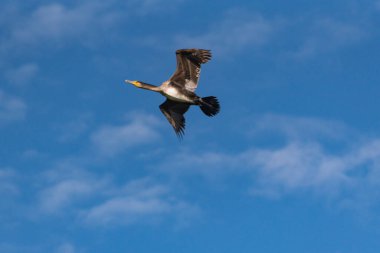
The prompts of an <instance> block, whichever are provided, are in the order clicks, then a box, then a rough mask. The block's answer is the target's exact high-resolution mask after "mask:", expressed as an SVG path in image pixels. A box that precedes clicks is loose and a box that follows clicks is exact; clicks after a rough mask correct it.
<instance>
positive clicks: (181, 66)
mask: <svg viewBox="0 0 380 253" xmlns="http://www.w3.org/2000/svg"><path fill="white" fill-rule="evenodd" d="M175 53H176V56H177V69H176V71H175V72H174V74H173V76H172V77H171V78H170V79H169V81H170V82H172V83H174V84H176V85H178V86H180V87H184V88H185V89H187V90H189V91H192V92H194V91H195V89H196V88H197V86H198V80H199V75H200V73H201V64H203V63H206V62H208V61H209V60H210V59H211V51H210V50H205V49H179V50H177V51H176V52H175Z"/></svg>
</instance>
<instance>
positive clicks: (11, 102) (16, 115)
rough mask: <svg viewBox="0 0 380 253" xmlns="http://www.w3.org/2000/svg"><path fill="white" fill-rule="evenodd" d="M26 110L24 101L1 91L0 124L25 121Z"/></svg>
mask: <svg viewBox="0 0 380 253" xmlns="http://www.w3.org/2000/svg"><path fill="white" fill-rule="evenodd" d="M26 109H27V106H26V104H25V103H24V101H23V100H21V99H20V98H17V97H13V96H10V95H8V94H6V93H5V92H4V91H2V90H0V124H1V123H8V122H11V121H15V120H22V119H24V117H25V114H26Z"/></svg>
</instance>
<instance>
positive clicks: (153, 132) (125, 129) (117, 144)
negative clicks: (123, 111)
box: [91, 115, 160, 156]
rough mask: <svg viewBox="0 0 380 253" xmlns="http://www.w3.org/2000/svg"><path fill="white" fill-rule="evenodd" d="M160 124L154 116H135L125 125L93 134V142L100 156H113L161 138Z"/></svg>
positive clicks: (102, 129) (109, 127) (101, 128)
mask: <svg viewBox="0 0 380 253" xmlns="http://www.w3.org/2000/svg"><path fill="white" fill-rule="evenodd" d="M159 122H160V121H159V120H158V119H157V118H156V117H153V116H149V115H145V116H144V117H141V116H139V115H135V116H132V118H131V120H130V121H129V122H128V123H126V124H124V125H121V126H112V125H108V126H103V127H100V128H99V129H98V130H96V131H95V132H94V133H93V134H92V136H91V141H92V144H93V147H94V148H95V149H96V150H97V151H98V152H99V154H101V155H104V156H112V155H115V154H118V153H120V152H122V151H124V150H126V149H128V148H130V147H133V146H138V145H140V144H144V143H150V142H153V141H156V140H158V139H159V137H160V135H159V133H158V131H157V126H158V125H159V124H160V123H159Z"/></svg>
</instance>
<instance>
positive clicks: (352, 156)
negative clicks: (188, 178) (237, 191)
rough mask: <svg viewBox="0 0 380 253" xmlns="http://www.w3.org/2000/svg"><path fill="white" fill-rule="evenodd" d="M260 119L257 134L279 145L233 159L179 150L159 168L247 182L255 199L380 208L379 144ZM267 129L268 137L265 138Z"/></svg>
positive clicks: (335, 125)
mask: <svg viewBox="0 0 380 253" xmlns="http://www.w3.org/2000/svg"><path fill="white" fill-rule="evenodd" d="M262 118H263V119H264V122H263V121H261V122H259V123H258V124H257V126H256V127H254V129H255V131H256V134H257V135H260V134H261V135H262V136H263V135H264V136H268V135H270V136H271V137H273V132H277V134H278V135H282V136H283V138H282V141H281V142H279V143H281V144H279V145H278V144H277V145H274V147H273V146H272V147H256V146H251V147H250V148H247V149H245V150H242V151H240V152H235V153H228V152H208V151H204V152H202V150H197V151H193V150H181V151H179V152H177V153H176V154H170V156H168V157H167V159H165V160H164V161H163V162H162V163H161V164H160V165H158V166H157V168H158V169H159V170H160V171H161V172H165V173H167V174H169V175H176V176H185V175H194V174H199V175H202V176H203V177H204V178H205V179H207V180H214V179H222V180H223V179H227V178H230V177H231V176H234V177H235V176H237V177H238V176H243V177H245V178H250V179H251V186H250V188H249V190H248V191H249V193H251V194H253V195H255V196H258V195H259V196H264V197H281V196H284V195H288V194H309V195H311V196H315V197H319V198H321V199H325V200H327V201H329V200H331V199H333V200H335V202H336V203H338V205H343V203H346V204H344V205H346V206H348V204H347V203H356V205H360V204H363V203H364V202H365V205H366V206H371V205H376V204H380V203H379V201H378V197H379V196H380V180H379V179H378V178H379V177H378V176H380V139H366V138H365V136H363V135H360V134H358V133H356V134H355V135H353V134H352V133H353V132H355V131H353V130H351V129H349V127H347V126H345V125H344V124H343V123H339V122H336V121H327V120H318V119H316V118H296V117H285V116H278V115H277V116H273V115H268V116H264V117H262ZM274 119H276V120H274ZM277 120H279V121H277ZM271 124H273V125H271ZM266 127H268V128H269V129H271V131H272V132H270V133H269V134H268V133H265V131H267V129H266ZM262 136H261V137H262ZM336 136H338V137H336ZM331 142H335V144H333V145H331ZM179 168H180V169H179ZM351 206H355V205H351Z"/></svg>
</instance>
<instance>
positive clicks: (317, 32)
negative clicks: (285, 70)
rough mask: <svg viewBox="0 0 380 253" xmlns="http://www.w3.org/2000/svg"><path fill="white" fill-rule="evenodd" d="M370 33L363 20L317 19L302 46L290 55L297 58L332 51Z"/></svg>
mask: <svg viewBox="0 0 380 253" xmlns="http://www.w3.org/2000/svg"><path fill="white" fill-rule="evenodd" d="M307 23H308V22H306V24H307ZM368 33H369V32H368V27H366V24H362V23H361V22H354V21H352V22H347V21H340V20H336V19H333V18H320V19H316V20H314V21H312V24H311V25H310V28H309V29H308V30H307V31H306V36H305V37H304V41H303V43H302V44H301V46H300V47H299V48H298V49H297V50H296V51H294V52H292V53H291V54H290V55H292V56H293V57H294V58H296V59H305V58H309V57H312V56H315V55H317V54H319V53H325V52H331V51H333V50H337V49H340V48H344V47H347V46H349V45H353V44H355V43H358V42H360V41H362V40H363V39H365V38H367V37H368Z"/></svg>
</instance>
